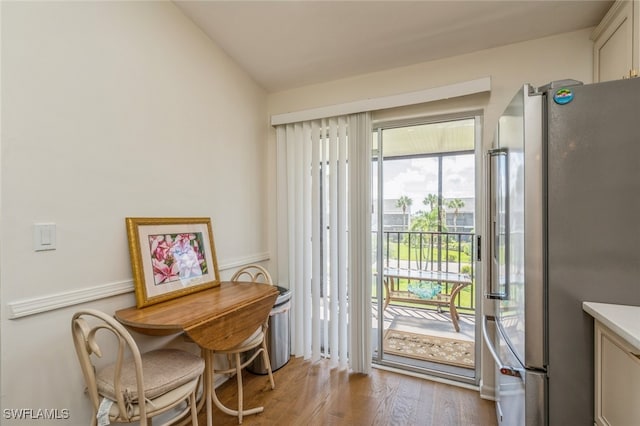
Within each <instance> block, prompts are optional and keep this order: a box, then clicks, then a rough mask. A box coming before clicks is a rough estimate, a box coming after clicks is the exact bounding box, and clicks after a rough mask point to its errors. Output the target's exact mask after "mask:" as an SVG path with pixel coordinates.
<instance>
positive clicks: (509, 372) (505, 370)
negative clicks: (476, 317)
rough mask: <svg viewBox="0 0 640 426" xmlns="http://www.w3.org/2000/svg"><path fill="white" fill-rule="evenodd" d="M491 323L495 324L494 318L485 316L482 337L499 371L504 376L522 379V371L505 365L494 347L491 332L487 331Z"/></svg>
mask: <svg viewBox="0 0 640 426" xmlns="http://www.w3.org/2000/svg"><path fill="white" fill-rule="evenodd" d="M489 321H493V322H495V321H496V319H495V317H493V316H488V315H485V316H484V318H483V321H482V336H483V337H484V342H485V343H486V345H487V349H489V352H490V353H491V356H492V357H493V359H494V361H495V362H496V365H497V366H498V370H499V371H500V374H504V375H505V376H512V377H522V375H521V374H520V371H519V370H518V369H517V368H514V367H511V366H509V365H506V364H504V363H503V362H502V360H501V359H500V355H499V354H498V351H497V350H496V348H495V346H494V345H493V342H492V341H491V339H490V337H489V332H488V331H487V328H488V325H487V323H488V322H489ZM496 331H497V330H496ZM497 332H499V331H497Z"/></svg>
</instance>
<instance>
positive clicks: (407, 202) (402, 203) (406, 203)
mask: <svg viewBox="0 0 640 426" xmlns="http://www.w3.org/2000/svg"><path fill="white" fill-rule="evenodd" d="M411 204H413V200H412V199H411V198H409V197H407V196H406V195H403V196H402V197H400V198H398V201H396V207H400V208H401V209H402V225H403V226H404V227H405V228H406V223H405V220H404V219H405V215H406V214H407V209H408V208H409V207H411Z"/></svg>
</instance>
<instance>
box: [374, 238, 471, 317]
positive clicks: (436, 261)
mask: <svg viewBox="0 0 640 426" xmlns="http://www.w3.org/2000/svg"><path fill="white" fill-rule="evenodd" d="M376 234H377V233H376V232H374V233H373V238H374V239H375V238H377V235H376ZM474 235H475V234H473V233H470V232H433V231H384V232H383V235H382V243H383V267H385V268H398V269H417V270H428V271H440V272H452V273H463V274H467V275H469V276H470V277H471V279H472V284H471V285H470V286H467V287H466V288H464V289H463V290H462V291H461V292H460V293H459V294H458V296H457V297H456V301H455V302H456V306H457V307H458V308H460V309H463V310H465V309H467V310H471V311H473V310H474V309H475V275H474V269H473V266H474V253H475V238H474ZM374 241H375V240H374ZM409 283H410V282H409V280H399V281H398V286H399V287H400V288H396V289H395V290H400V289H404V288H403V287H407V286H408V285H409ZM442 285H443V292H445V293H447V294H448V293H449V292H450V289H451V287H452V284H450V283H447V282H443V283H442Z"/></svg>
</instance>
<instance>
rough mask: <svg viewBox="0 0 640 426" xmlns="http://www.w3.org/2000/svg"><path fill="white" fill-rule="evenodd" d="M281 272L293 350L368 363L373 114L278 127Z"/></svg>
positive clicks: (349, 363)
mask: <svg viewBox="0 0 640 426" xmlns="http://www.w3.org/2000/svg"><path fill="white" fill-rule="evenodd" d="M276 133H277V161H278V259H279V265H278V266H279V268H278V270H279V271H278V272H279V276H280V278H281V280H287V281H288V283H289V287H290V288H291V289H292V291H293V303H292V310H291V313H292V314H291V343H292V350H293V353H294V354H295V355H296V356H303V357H304V358H305V359H311V360H313V361H317V360H319V359H320V358H321V357H324V358H329V359H330V360H331V363H332V365H336V366H339V367H341V368H346V367H350V368H351V369H352V370H353V371H355V372H362V373H368V372H369V370H370V368H371V367H370V366H371V336H370V335H371V269H372V268H371V238H370V236H371V211H370V208H371V207H370V206H371V187H370V182H371V117H370V114H369V113H359V114H352V115H348V116H340V117H331V118H326V119H321V120H313V121H305V122H300V123H293V124H284V125H280V126H277V127H276Z"/></svg>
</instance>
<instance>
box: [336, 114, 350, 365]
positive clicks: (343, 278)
mask: <svg viewBox="0 0 640 426" xmlns="http://www.w3.org/2000/svg"><path fill="white" fill-rule="evenodd" d="M340 120H341V121H340V129H339V144H338V205H337V209H336V210H337V214H338V268H339V269H338V291H339V302H340V307H339V308H338V317H339V323H340V330H339V332H340V335H339V343H338V346H339V351H338V354H339V364H340V366H341V367H342V368H345V367H346V366H347V362H348V352H347V351H348V347H347V342H348V337H349V336H348V334H347V331H348V330H347V270H348V259H347V182H348V180H347V145H348V139H347V137H348V135H347V128H346V122H345V119H344V118H343V117H341V118H340Z"/></svg>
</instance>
